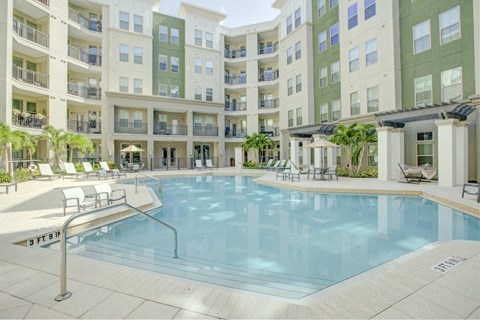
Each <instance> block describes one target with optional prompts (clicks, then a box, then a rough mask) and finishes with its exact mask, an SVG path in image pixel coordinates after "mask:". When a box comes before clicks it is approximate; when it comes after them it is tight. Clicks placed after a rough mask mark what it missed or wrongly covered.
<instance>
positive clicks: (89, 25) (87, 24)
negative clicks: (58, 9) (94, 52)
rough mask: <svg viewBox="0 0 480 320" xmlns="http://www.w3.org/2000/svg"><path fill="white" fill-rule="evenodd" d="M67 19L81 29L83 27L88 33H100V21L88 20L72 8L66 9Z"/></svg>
mask: <svg viewBox="0 0 480 320" xmlns="http://www.w3.org/2000/svg"><path fill="white" fill-rule="evenodd" d="M68 17H69V18H70V20H72V21H73V22H76V23H78V24H79V25H80V26H81V27H84V28H86V29H88V30H90V31H94V32H102V21H101V20H96V19H90V18H88V17H86V16H84V15H83V14H81V13H79V12H77V11H76V10H74V9H72V8H68Z"/></svg>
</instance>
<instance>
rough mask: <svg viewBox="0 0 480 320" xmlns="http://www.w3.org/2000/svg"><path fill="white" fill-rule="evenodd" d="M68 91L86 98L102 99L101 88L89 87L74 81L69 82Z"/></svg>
mask: <svg viewBox="0 0 480 320" xmlns="http://www.w3.org/2000/svg"><path fill="white" fill-rule="evenodd" d="M68 93H69V94H71V95H74V96H77V97H82V98H85V99H92V100H100V99H101V98H102V91H101V89H100V88H96V87H87V86H83V85H80V84H77V83H73V82H69V83H68Z"/></svg>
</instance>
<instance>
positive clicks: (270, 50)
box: [258, 42, 278, 55]
mask: <svg viewBox="0 0 480 320" xmlns="http://www.w3.org/2000/svg"><path fill="white" fill-rule="evenodd" d="M277 50H278V42H276V43H275V44H274V45H273V46H266V47H263V48H261V47H259V48H258V54H259V55H262V54H270V53H274V52H277Z"/></svg>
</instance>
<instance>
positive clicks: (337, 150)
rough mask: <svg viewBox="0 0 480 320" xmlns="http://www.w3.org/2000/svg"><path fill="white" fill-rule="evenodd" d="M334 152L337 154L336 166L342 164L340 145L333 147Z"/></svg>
mask: <svg viewBox="0 0 480 320" xmlns="http://www.w3.org/2000/svg"><path fill="white" fill-rule="evenodd" d="M335 154H336V155H337V161H336V163H337V166H341V165H342V147H335Z"/></svg>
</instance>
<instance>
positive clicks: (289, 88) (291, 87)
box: [287, 78, 293, 96]
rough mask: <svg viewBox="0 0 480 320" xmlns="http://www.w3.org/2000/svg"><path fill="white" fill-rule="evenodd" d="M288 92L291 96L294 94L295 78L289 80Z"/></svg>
mask: <svg viewBox="0 0 480 320" xmlns="http://www.w3.org/2000/svg"><path fill="white" fill-rule="evenodd" d="M287 92H288V95H289V96H291V95H292V94H293V78H290V79H288V80H287Z"/></svg>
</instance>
